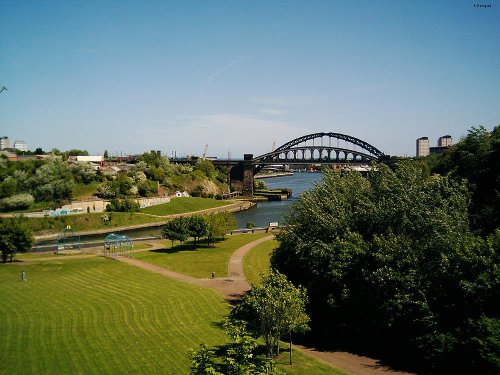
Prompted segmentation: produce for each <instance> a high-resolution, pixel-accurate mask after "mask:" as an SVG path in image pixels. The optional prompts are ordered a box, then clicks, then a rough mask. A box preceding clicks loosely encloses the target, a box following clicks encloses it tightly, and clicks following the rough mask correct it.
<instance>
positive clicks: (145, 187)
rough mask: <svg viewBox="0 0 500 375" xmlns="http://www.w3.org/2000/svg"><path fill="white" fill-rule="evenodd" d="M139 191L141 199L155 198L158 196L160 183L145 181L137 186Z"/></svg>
mask: <svg viewBox="0 0 500 375" xmlns="http://www.w3.org/2000/svg"><path fill="white" fill-rule="evenodd" d="M137 190H138V193H139V195H140V196H141V197H153V196H155V195H157V194H158V183H157V182H155V181H150V180H144V181H141V182H139V183H138V184H137Z"/></svg>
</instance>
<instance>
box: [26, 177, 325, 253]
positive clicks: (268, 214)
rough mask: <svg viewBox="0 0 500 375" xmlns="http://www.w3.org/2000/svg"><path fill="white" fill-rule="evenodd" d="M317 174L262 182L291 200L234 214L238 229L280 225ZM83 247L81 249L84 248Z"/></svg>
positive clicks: (146, 232)
mask: <svg viewBox="0 0 500 375" xmlns="http://www.w3.org/2000/svg"><path fill="white" fill-rule="evenodd" d="M322 176H323V175H322V174H321V173H308V172H295V173H294V174H293V175H292V176H282V177H271V178H265V179H264V181H265V183H266V185H267V187H268V188H269V189H279V188H288V189H292V197H291V198H290V199H288V200H285V201H275V202H259V203H257V204H256V205H255V206H254V207H252V208H250V209H249V210H245V211H240V212H237V213H235V214H234V215H235V217H236V220H237V226H238V228H246V225H247V223H248V222H253V223H255V225H256V227H266V226H268V225H269V223H272V222H278V223H281V222H282V221H283V215H284V214H285V213H286V212H287V211H288V209H289V208H290V206H291V204H292V203H293V202H294V201H295V200H297V199H298V197H299V196H300V194H301V193H303V192H304V191H306V190H309V189H310V188H312V187H313V186H314V183H315V182H320V181H321V178H322ZM160 231H161V230H160V229H159V228H158V227H151V228H142V229H132V230H127V231H120V232H119V233H120V234H122V235H127V236H129V237H131V238H132V239H135V240H137V239H140V238H153V237H159V235H160ZM104 237H106V235H103V234H96V235H88V236H82V237H81V243H82V246H92V245H95V244H96V243H102V242H103V239H104ZM55 243H56V241H55V240H46V241H39V242H37V243H36V244H35V245H34V246H33V249H32V250H34V251H44V250H45V251H46V250H53V249H55V246H56V245H55ZM84 244H85V245H84Z"/></svg>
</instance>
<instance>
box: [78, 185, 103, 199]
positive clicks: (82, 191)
mask: <svg viewBox="0 0 500 375" xmlns="http://www.w3.org/2000/svg"><path fill="white" fill-rule="evenodd" d="M99 185H100V182H98V181H92V182H91V183H89V184H83V183H79V184H75V185H74V186H73V199H74V200H79V199H85V198H91V197H93V196H94V194H95V193H96V192H97V187H98V186H99Z"/></svg>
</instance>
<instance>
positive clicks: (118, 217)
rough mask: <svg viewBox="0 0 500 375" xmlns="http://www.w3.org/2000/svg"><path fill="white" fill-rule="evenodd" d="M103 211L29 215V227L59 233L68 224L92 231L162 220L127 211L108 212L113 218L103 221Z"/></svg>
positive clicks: (38, 232) (78, 230)
mask: <svg viewBox="0 0 500 375" xmlns="http://www.w3.org/2000/svg"><path fill="white" fill-rule="evenodd" d="M102 215H103V213H90V214H80V215H66V216H56V217H44V218H42V217H36V218H34V217H29V218H26V220H27V221H28V225H29V227H30V228H31V229H32V230H33V234H34V235H42V234H52V233H54V234H55V233H59V232H60V231H61V230H62V229H63V228H65V227H66V226H67V225H71V227H72V228H73V229H74V230H76V231H77V232H81V231H90V230H98V229H107V228H110V229H114V228H117V227H122V226H127V225H136V224H145V223H156V222H162V220H161V218H155V217H151V216H147V215H143V214H141V213H127V212H106V215H108V217H111V220H110V221H108V222H103V221H102V219H101V216H102Z"/></svg>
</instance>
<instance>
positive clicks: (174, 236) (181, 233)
mask: <svg viewBox="0 0 500 375" xmlns="http://www.w3.org/2000/svg"><path fill="white" fill-rule="evenodd" d="M161 236H162V237H163V238H166V239H167V240H170V241H172V247H174V241H180V242H184V241H186V240H187V239H188V238H189V223H188V218H186V217H182V216H181V217H176V218H175V219H173V220H170V221H168V222H167V223H166V224H165V226H164V227H163V230H162V232H161Z"/></svg>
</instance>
